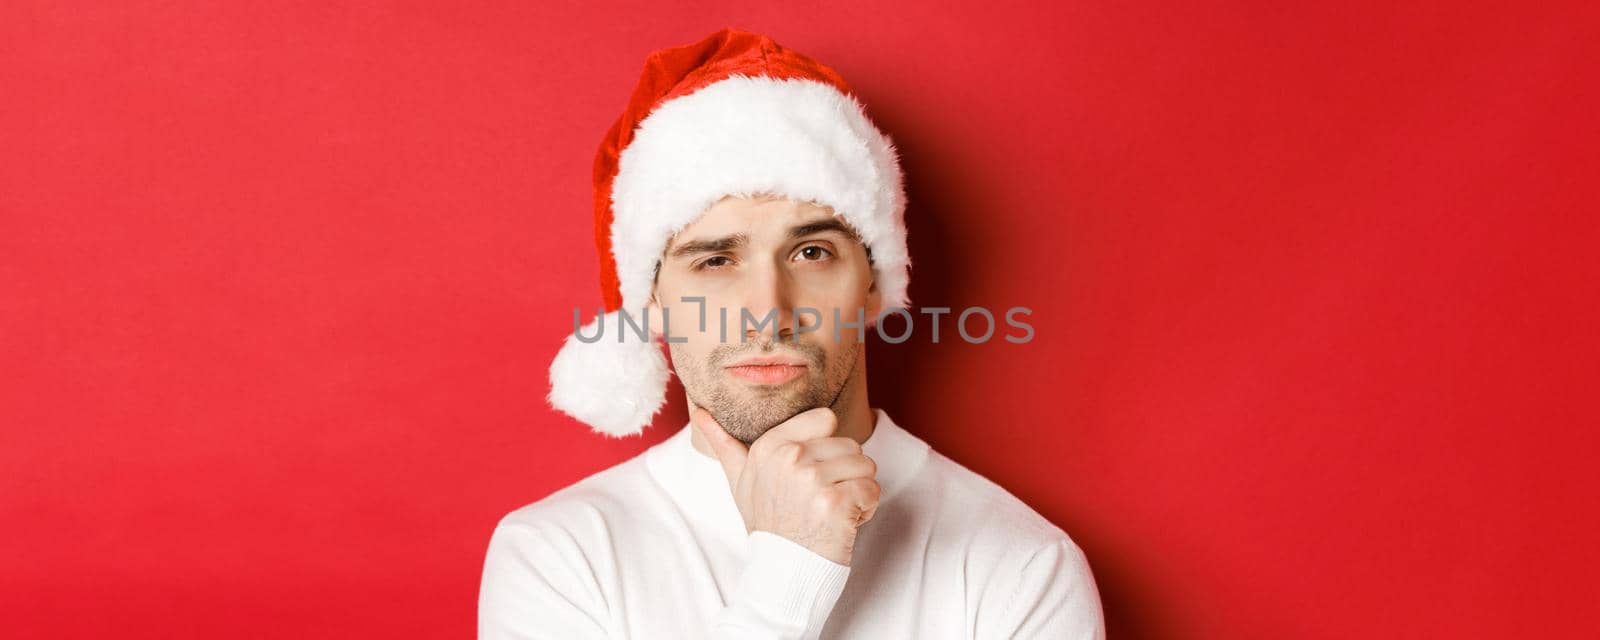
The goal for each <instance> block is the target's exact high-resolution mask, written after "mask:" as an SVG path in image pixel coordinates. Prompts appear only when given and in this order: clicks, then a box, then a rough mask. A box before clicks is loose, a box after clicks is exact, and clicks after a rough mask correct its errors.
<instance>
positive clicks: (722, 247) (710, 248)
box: [671, 233, 750, 258]
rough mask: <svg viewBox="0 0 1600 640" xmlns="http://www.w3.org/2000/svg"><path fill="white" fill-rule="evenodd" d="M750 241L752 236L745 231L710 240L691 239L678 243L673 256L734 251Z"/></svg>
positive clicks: (680, 256)
mask: <svg viewBox="0 0 1600 640" xmlns="http://www.w3.org/2000/svg"><path fill="white" fill-rule="evenodd" d="M749 241H750V236H749V235H748V234H744V233H735V234H733V235H731V236H723V237H721V238H712V239H710V240H690V241H688V242H685V243H683V244H680V245H678V248H676V249H673V250H672V254H671V256H672V257H674V258H682V257H684V256H692V255H694V254H697V253H716V252H719V251H732V250H734V249H737V248H739V247H742V246H744V245H745V243H747V242H749Z"/></svg>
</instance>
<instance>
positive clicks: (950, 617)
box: [478, 409, 1105, 640]
mask: <svg viewBox="0 0 1600 640" xmlns="http://www.w3.org/2000/svg"><path fill="white" fill-rule="evenodd" d="M875 411H876V412H877V414H878V421H877V426H876V428H875V430H874V431H873V434H872V436H871V437H870V438H868V439H867V441H866V443H865V444H864V445H863V447H862V448H863V450H864V451H865V453H866V454H867V455H868V456H871V457H872V459H873V460H874V461H876V462H877V463H878V475H877V479H878V483H879V486H880V487H881V488H882V492H881V494H880V499H879V505H878V512H877V514H876V515H875V516H874V517H873V519H872V520H871V521H869V522H867V523H866V524H864V525H862V527H861V530H860V531H859V533H858V534H857V537H856V546H855V549H854V552H853V554H852V557H851V560H850V566H848V567H847V566H844V565H840V564H837V563H835V562H832V561H830V560H828V559H826V558H823V557H822V556H820V555H817V554H815V553H813V552H812V551H810V550H809V549H806V548H805V547H803V546H800V545H799V544H796V543H794V542H791V541H790V540H788V539H786V538H783V537H781V536H778V535H775V534H772V533H769V532H765V531H756V532H753V533H746V531H745V526H744V520H743V518H742V517H741V516H740V515H739V511H738V508H737V507H736V506H735V505H734V502H733V496H732V493H731V492H730V491H729V489H728V481H727V479H726V477H725V476H724V475H723V471H722V467H721V465H719V464H718V462H717V461H716V460H715V459H713V458H711V457H709V456H707V455H705V454H702V453H700V452H699V451H698V450H696V449H695V448H694V447H693V446H692V445H691V444H690V441H689V435H690V431H691V429H693V427H692V426H688V425H685V426H684V427H682V428H681V429H680V430H679V431H678V432H677V433H676V434H674V435H673V436H671V437H670V438H669V439H667V440H665V441H663V442H662V443H660V444H658V445H656V446H654V447H651V448H650V449H649V450H647V451H645V452H644V453H641V454H639V455H638V456H635V457H634V458H632V459H629V460H627V461H625V462H622V463H621V464H618V465H616V466H613V467H611V468H609V469H606V470H604V471H600V472H598V473H595V474H594V475H591V476H589V477H587V478H585V479H583V480H581V481H579V482H577V483H575V484H573V485H571V486H568V487H566V488H564V489H562V490H560V491H557V492H555V493H553V494H551V495H550V496H549V497H546V498H544V499H543V500H540V501H538V502H535V503H533V504H530V505H528V506H525V507H522V508H520V509H517V510H516V511H513V512H511V513H510V514H508V515H506V516H505V518H503V519H502V520H501V521H500V523H499V525H498V526H497V527H496V529H495V531H494V535H493V537H492V538H491V539H490V541H489V548H488V553H487V557H486V559H485V562H484V568H483V583H482V587H481V590H480V592H479V600H478V637H479V638H480V639H482V640H502V639H511V638H558V639H560V640H581V639H585V638H697V639H698V638H718V639H733V638H739V639H753V638H819V637H821V638H872V639H880V638H883V639H897V638H916V639H919V640H934V639H938V638H1084V639H1088V638H1104V637H1105V623H1104V619H1103V617H1102V614H1101V607H1100V594H1099V592H1098V590H1097V589H1096V587H1095V583H1094V578H1093V576H1092V575H1091V573H1090V571H1089V564H1088V561H1087V560H1086V559H1085V558H1084V554H1083V552H1082V551H1081V550H1080V549H1079V548H1078V546H1077V545H1076V544H1074V543H1073V541H1072V540H1071V539H1070V538H1068V536H1067V534H1066V533H1065V532H1063V531H1062V530H1061V529H1060V528H1059V527H1056V526H1055V525H1053V524H1051V523H1050V522H1049V521H1047V520H1045V519H1044V518H1043V517H1041V516H1040V515H1039V514H1038V513H1036V512H1035V511H1033V509H1031V508H1029V507H1028V506H1027V505H1026V504H1023V503H1022V501H1020V500H1018V499H1017V498H1016V497H1014V496H1012V495H1011V494H1010V493H1009V492H1007V491H1006V490H1005V489H1002V488H1001V487H1000V486H998V485H996V484H994V483H992V482H990V481H989V480H987V479H985V478H984V477H983V476H980V475H978V474H977V473H974V472H972V471H971V470H968V469H967V468H965V467H963V466H961V465H960V464H958V463H956V462H954V461H952V460H951V459H949V458H947V457H945V456H943V455H941V454H939V453H938V452H936V451H934V450H932V449H931V448H929V447H928V445H927V443H925V442H923V441H922V440H921V439H920V438H917V437H916V436H914V435H912V434H911V433H910V432H907V431H906V430H905V429H903V428H901V427H900V426H898V425H896V424H894V422H892V421H890V420H889V416H888V414H887V413H885V412H884V411H883V410H882V409H875Z"/></svg>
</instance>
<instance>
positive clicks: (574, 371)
mask: <svg viewBox="0 0 1600 640" xmlns="http://www.w3.org/2000/svg"><path fill="white" fill-rule="evenodd" d="M594 189H595V206H594V231H595V245H596V247H597V248H598V249H599V252H600V289H601V293H602V295H603V297H604V303H605V311H606V312H605V313H604V314H601V315H599V316H597V317H596V318H594V319H593V320H592V321H590V322H589V323H588V324H587V325H586V326H585V327H583V328H582V335H583V336H585V338H587V339H590V340H592V339H593V337H594V336H595V335H596V332H597V331H603V334H602V335H601V338H600V339H599V340H595V341H591V342H585V341H583V340H580V339H578V335H577V334H576V333H575V334H573V335H570V336H568V337H567V339H566V342H565V344H563V345H562V347H561V350H560V352H559V353H557V354H556V357H555V361H554V362H552V363H551V365H550V387H551V390H550V395H549V398H548V400H549V402H550V404H551V405H552V406H554V407H555V408H556V409H559V410H561V411H562V412H564V413H566V414H567V415H570V416H572V417H574V418H577V419H578V420H580V421H582V422H584V423H587V424H588V425H589V426H591V427H592V428H593V429H594V430H595V431H597V432H599V433H602V434H605V435H608V436H613V437H622V436H628V435H635V434H638V433H640V432H641V431H642V430H643V429H644V427H645V426H647V425H649V424H650V420H651V418H652V417H653V416H654V415H655V414H656V412H657V411H659V410H660V409H661V406H662V405H663V404H664V403H665V401H666V389H667V380H668V376H669V375H670V372H669V370H668V368H667V360H666V357H665V355H664V354H663V353H662V348H661V344H660V339H659V337H657V336H655V335H651V336H650V337H649V338H648V339H644V340H641V339H640V337H639V335H638V333H637V329H636V327H638V326H642V324H643V321H644V311H645V308H646V307H647V306H648V305H649V304H650V296H651V289H652V287H653V285H654V280H655V272H656V267H657V265H658V263H659V261H660V259H661V256H662V253H663V252H664V251H665V250H666V246H667V242H668V241H669V239H670V238H671V237H672V236H673V235H675V234H676V233H677V232H678V231H680V230H682V229H683V228H684V227H686V226H688V225H689V224H690V223H691V222H693V221H694V220H695V219H697V218H699V217H700V215H701V214H702V213H703V212H705V210H706V209H707V208H709V207H710V206H711V205H712V204H714V203H716V202H717V201H718V200H721V199H722V198H723V197H724V196H728V195H743V196H750V195H755V194H759V193H770V194H775V195H779V196H783V197H788V198H792V199H795V200H799V201H811V202H814V203H817V204H819V205H822V206H827V207H831V208H832V209H833V211H834V212H835V213H836V214H838V215H839V216H841V217H843V218H844V221H845V223H846V224H848V225H850V227H852V228H853V229H854V230H855V231H856V232H857V234H858V235H859V236H860V238H861V240H862V242H863V243H864V244H865V245H866V246H867V247H868V248H869V249H871V251H872V253H871V255H872V259H873V273H874V276H875V278H876V283H877V286H878V288H879V291H880V292H881V293H882V296H883V301H884V308H885V309H894V308H904V307H906V305H907V304H908V303H909V300H908V298H907V296H906V287H907V285H908V284H909V282H910V267H911V260H910V255H909V252H908V251H907V249H906V229H905V201H906V197H905V188H904V179H903V177H902V173H901V170H900V163H899V159H898V158H897V154H896V151H895V148H894V145H893V143H892V142H891V141H890V139H889V138H888V136H886V135H884V134H883V133H882V132H881V131H879V130H878V129H877V128H876V127H875V126H873V124H872V122H871V120H869V119H868V117H867V115H866V111H865V109H864V108H863V107H862V105H861V103H860V102H859V101H858V100H857V99H856V98H855V97H854V95H853V94H852V91H851V89H850V87H849V85H847V84H845V81H844V79H843V78H841V77H840V76H839V74H838V73H837V72H835V71H834V70H833V69H831V68H829V67H828V66H826V65H824V64H822V63H820V62H817V61H815V60H812V59H811V58H808V57H806V56H804V55H801V54H799V53H796V52H794V51H792V50H789V49H786V48H784V47H782V46H779V45H778V43H776V42H773V41H772V39H771V38H768V37H766V36H762V35H758V34H754V33H750V32H746V31H741V30H738V29H731V28H728V29H723V30H721V31H718V32H716V33H713V34H711V35H710V36H709V37H707V38H705V39H704V40H701V41H699V42H696V43H694V44H690V45H687V46H682V47H673V48H669V49H662V50H659V51H656V52H654V53H652V54H650V57H649V58H647V59H646V60H645V65H644V73H643V75H642V76H641V77H640V78H639V84H638V86H637V87H636V88H635V89H634V91H633V97H632V98H630V99H629V101H628V107H627V110H626V111H624V112H623V114H622V117H620V118H618V119H617V121H616V124H614V125H612V127H611V130H610V131H609V132H608V133H607V134H606V137H605V140H604V141H603V142H601V144H600V150H599V153H598V154H597V155H596V157H595V165H594ZM622 310H626V313H627V316H628V320H627V321H628V322H631V324H630V325H627V326H623V325H622V322H623V320H622V318H621V317H620V316H621V314H620V313H619V312H620V311H622ZM660 320H661V319H660V318H651V319H650V321H651V322H652V323H653V326H656V327H659V326H660ZM868 320H869V322H871V321H874V320H875V319H874V318H869V319H868ZM602 324H603V326H602Z"/></svg>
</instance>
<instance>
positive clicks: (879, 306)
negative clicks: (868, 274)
mask: <svg viewBox="0 0 1600 640" xmlns="http://www.w3.org/2000/svg"><path fill="white" fill-rule="evenodd" d="M880 313H883V291H882V290H880V289H879V288H878V274H877V272H873V274H872V282H871V283H870V284H868V285H867V322H872V323H874V324H876V318H877V317H878V314H880Z"/></svg>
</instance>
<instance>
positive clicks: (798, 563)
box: [711, 531, 850, 640]
mask: <svg viewBox="0 0 1600 640" xmlns="http://www.w3.org/2000/svg"><path fill="white" fill-rule="evenodd" d="M849 576H850V567H848V566H845V565H842V564H839V563H836V562H834V561H832V560H829V559H827V558H824V557H822V556H821V555H818V554H817V553H816V552H813V551H811V550H810V549H807V548H805V547H804V546H802V545H800V544H799V543H796V542H794V541H792V540H789V539H788V538H785V537H783V536H780V535H777V534H774V533H771V532H767V531H754V532H751V533H750V547H749V556H748V559H747V560H746V564H745V567H744V571H743V573H742V574H740V576H739V583H738V587H737V588H736V589H735V591H734V592H733V595H732V597H731V598H730V599H729V600H728V604H727V606H726V607H724V608H723V609H722V611H721V612H720V613H719V614H718V616H717V618H716V620H715V622H714V627H713V630H712V633H711V637H713V638H717V639H718V640H723V639H727V640H732V639H734V638H740V639H746V638H748V639H763V640H765V639H771V640H779V639H782V640H791V639H796V640H799V639H804V640H812V639H815V638H817V637H818V636H820V635H821V634H822V626H823V624H824V623H826V622H827V621H828V615H829V614H830V613H832V611H833V606H834V604H836V603H837V602H838V601H839V594H840V593H842V592H843V591H844V585H845V581H846V579H848V578H849Z"/></svg>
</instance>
